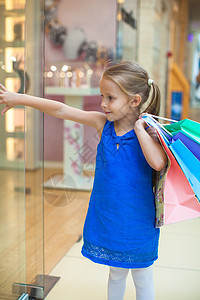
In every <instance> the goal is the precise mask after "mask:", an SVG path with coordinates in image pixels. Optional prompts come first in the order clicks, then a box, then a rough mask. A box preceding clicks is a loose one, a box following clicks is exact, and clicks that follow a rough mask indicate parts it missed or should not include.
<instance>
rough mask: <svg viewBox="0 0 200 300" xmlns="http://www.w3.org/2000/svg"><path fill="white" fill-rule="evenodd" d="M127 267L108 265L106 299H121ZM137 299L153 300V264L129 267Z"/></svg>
mask: <svg viewBox="0 0 200 300" xmlns="http://www.w3.org/2000/svg"><path fill="white" fill-rule="evenodd" d="M128 272H129V269H123V268H115V267H110V274H109V279H108V300H123V297H124V293H125V288H126V277H127V275H128ZM131 273H132V277H133V281H134V284H135V289H136V299H137V300H154V299H155V291H154V281H153V266H150V267H148V268H142V269H131Z"/></svg>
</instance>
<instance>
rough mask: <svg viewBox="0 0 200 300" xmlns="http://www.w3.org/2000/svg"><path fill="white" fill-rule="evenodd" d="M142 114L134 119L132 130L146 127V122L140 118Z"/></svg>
mask: <svg viewBox="0 0 200 300" xmlns="http://www.w3.org/2000/svg"><path fill="white" fill-rule="evenodd" d="M142 116H143V114H142V115H140V116H139V119H137V120H136V122H135V124H134V130H137V129H140V128H144V129H145V128H146V127H148V125H147V123H146V122H145V121H144V119H142Z"/></svg>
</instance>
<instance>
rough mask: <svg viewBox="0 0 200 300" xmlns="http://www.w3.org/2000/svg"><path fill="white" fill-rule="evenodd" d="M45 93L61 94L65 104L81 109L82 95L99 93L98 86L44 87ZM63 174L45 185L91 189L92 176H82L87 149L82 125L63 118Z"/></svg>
mask: <svg viewBox="0 0 200 300" xmlns="http://www.w3.org/2000/svg"><path fill="white" fill-rule="evenodd" d="M45 94H46V95H62V96H64V101H65V104H67V105H69V106H71V107H75V108H78V109H83V97H84V96H95V95H99V88H63V87H46V88H45ZM63 132H64V134H63V140H64V174H63V175H55V176H56V177H55V178H53V179H52V178H51V180H49V181H47V182H45V187H52V185H53V186H54V188H55V186H56V188H60V189H66V188H67V189H77V190H85V191H89V190H91V189H92V185H93V176H84V174H83V161H82V158H83V156H84V153H85V152H87V151H88V150H89V149H87V148H86V145H84V143H83V125H82V124H79V123H75V122H72V121H68V120H64V130H63Z"/></svg>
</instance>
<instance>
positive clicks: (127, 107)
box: [99, 77, 136, 121]
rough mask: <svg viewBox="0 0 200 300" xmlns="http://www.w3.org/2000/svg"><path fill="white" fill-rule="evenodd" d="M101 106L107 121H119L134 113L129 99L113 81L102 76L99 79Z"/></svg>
mask: <svg viewBox="0 0 200 300" xmlns="http://www.w3.org/2000/svg"><path fill="white" fill-rule="evenodd" d="M99 87H100V92H101V96H102V102H101V107H102V109H103V111H104V113H105V114H106V116H107V119H108V120H109V121H119V120H122V119H124V118H127V117H128V116H130V115H133V114H135V113H136V111H135V109H134V107H133V101H131V100H130V99H129V98H128V97H127V95H126V94H125V93H124V92H123V91H122V90H121V89H120V87H119V86H118V85H117V84H116V83H115V82H114V81H113V80H110V79H107V78H104V77H102V79H101V80H100V84H99Z"/></svg>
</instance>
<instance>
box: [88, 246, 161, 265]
mask: <svg viewBox="0 0 200 300" xmlns="http://www.w3.org/2000/svg"><path fill="white" fill-rule="evenodd" d="M83 250H84V252H86V253H87V254H88V255H89V256H91V257H94V258H95V259H98V260H102V261H104V262H106V261H109V262H111V261H112V262H114V263H125V264H135V263H141V264H142V263H146V262H151V261H154V260H156V259H157V255H158V254H157V250H156V251H152V252H148V253H144V252H143V253H136V251H134V250H131V251H126V252H120V251H112V250H109V249H106V248H103V247H101V246H96V245H94V244H91V243H89V242H87V241H84V245H83Z"/></svg>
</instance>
